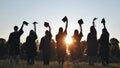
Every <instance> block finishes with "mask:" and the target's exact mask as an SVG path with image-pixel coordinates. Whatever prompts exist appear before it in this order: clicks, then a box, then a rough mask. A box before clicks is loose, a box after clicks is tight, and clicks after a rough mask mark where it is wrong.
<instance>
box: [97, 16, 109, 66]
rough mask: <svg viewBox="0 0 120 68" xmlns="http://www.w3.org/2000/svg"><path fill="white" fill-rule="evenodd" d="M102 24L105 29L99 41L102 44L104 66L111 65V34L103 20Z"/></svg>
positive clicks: (101, 51)
mask: <svg viewBox="0 0 120 68" xmlns="http://www.w3.org/2000/svg"><path fill="white" fill-rule="evenodd" d="M101 23H103V25H104V28H103V29H102V34H101V37H100V40H99V43H100V51H99V52H100V57H101V60H102V64H103V65H107V64H109V32H108V31H107V29H106V27H105V20H104V18H103V19H102V21H101Z"/></svg>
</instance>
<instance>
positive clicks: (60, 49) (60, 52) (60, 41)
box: [56, 16, 68, 65]
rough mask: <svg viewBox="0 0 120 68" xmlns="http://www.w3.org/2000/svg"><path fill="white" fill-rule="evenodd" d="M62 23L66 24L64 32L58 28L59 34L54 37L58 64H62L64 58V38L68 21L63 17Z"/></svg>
mask: <svg viewBox="0 0 120 68" xmlns="http://www.w3.org/2000/svg"><path fill="white" fill-rule="evenodd" d="M62 21H63V22H66V26H65V30H64V31H63V28H62V27H60V28H59V32H58V34H57V35H56V42H57V56H58V63H59V64H62V65H63V64H64V58H65V56H66V43H65V38H66V36H67V27H68V19H67V17H66V16H65V17H64V18H63V19H62Z"/></svg>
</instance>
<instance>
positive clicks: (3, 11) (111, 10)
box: [0, 0, 120, 42]
mask: <svg viewBox="0 0 120 68" xmlns="http://www.w3.org/2000/svg"><path fill="white" fill-rule="evenodd" d="M64 16H67V17H68V22H69V23H68V36H69V37H70V36H72V35H73V32H74V30H75V29H79V25H78V23H77V21H78V20H79V19H81V18H82V19H83V21H84V24H83V25H82V26H83V35H84V36H83V38H82V40H86V39H87V34H88V33H89V29H90V26H91V25H92V20H93V18H94V17H98V19H97V20H96V23H95V24H96V30H97V38H98V39H99V38H100V35H101V32H102V28H103V25H102V24H101V20H102V18H105V20H106V27H107V29H108V31H109V33H110V38H113V37H115V38H117V39H118V40H120V0H0V38H5V39H6V40H8V37H9V34H10V33H11V32H13V27H14V25H17V26H19V28H20V27H21V25H22V22H23V21H27V22H29V25H28V26H25V27H24V29H23V30H24V34H23V35H22V36H21V41H22V42H25V40H26V37H27V36H28V35H29V31H30V30H31V29H33V24H32V23H33V22H34V21H36V22H38V24H37V35H38V40H40V39H41V37H42V36H44V35H45V34H44V32H45V30H47V28H45V27H44V26H43V24H44V22H45V21H47V22H49V23H50V26H51V28H52V35H53V37H52V38H53V39H55V35H56V34H57V33H58V29H59V27H63V28H64V27H65V23H63V22H62V20H61V19H62V18H63V17H64Z"/></svg>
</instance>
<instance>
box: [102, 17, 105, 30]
mask: <svg viewBox="0 0 120 68" xmlns="http://www.w3.org/2000/svg"><path fill="white" fill-rule="evenodd" d="M101 23H102V24H103V26H104V28H106V26H105V19H104V18H103V19H102V21H101Z"/></svg>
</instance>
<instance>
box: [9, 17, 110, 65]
mask: <svg viewBox="0 0 120 68" xmlns="http://www.w3.org/2000/svg"><path fill="white" fill-rule="evenodd" d="M95 20H97V18H94V19H93V22H92V26H91V27H90V32H89V33H88V35H87V50H86V52H87V56H88V63H89V64H90V65H94V63H95V62H96V58H97V54H98V53H97V52H98V50H99V56H100V57H101V62H102V64H103V65H107V64H109V32H108V31H107V28H106V26H105V24H106V23H105V19H104V18H103V19H102V21H101V23H102V24H103V26H104V27H103V29H102V34H101V37H100V39H99V41H97V30H96V28H95ZM62 21H63V22H65V23H66V25H65V29H64V30H63V27H60V28H59V31H58V34H56V38H55V40H56V45H57V46H56V52H57V59H58V60H57V61H58V64H59V65H63V64H64V62H65V57H66V48H67V46H66V42H65V38H66V36H67V34H68V33H69V32H67V27H68V18H67V17H66V16H65V17H64V18H63V19H62ZM36 24H37V22H34V23H33V25H34V30H30V33H29V35H28V36H27V38H26V42H25V46H26V48H25V50H26V57H27V58H26V61H27V64H34V59H35V56H36V54H37V52H36V51H37V47H36V39H37V38H38V37H37V34H36ZM83 24H84V22H83V20H82V19H80V20H78V25H79V27H80V31H79V30H78V29H75V30H74V34H73V36H72V37H71V38H72V44H71V45H70V47H69V51H70V57H71V59H72V61H73V63H78V62H79V59H80V56H81V50H82V49H81V45H80V42H81V39H82V37H83V35H84V34H83V33H82V31H83V30H82V25H83ZM24 25H26V26H27V25H28V23H27V22H26V21H23V24H22V26H21V28H20V29H19V30H18V26H14V32H12V33H10V35H9V39H8V42H7V43H8V44H9V50H8V52H9V62H10V63H13V62H16V64H18V63H19V59H20V37H21V35H22V34H23V33H24V31H23V27H24ZM44 26H45V27H46V28H49V30H46V31H45V36H43V37H42V38H41V40H40V44H39V49H40V52H41V53H42V56H43V64H44V65H49V62H50V58H51V56H52V55H51V52H52V51H51V39H52V33H51V27H50V25H49V23H48V22H44ZM98 47H99V49H98Z"/></svg>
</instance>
